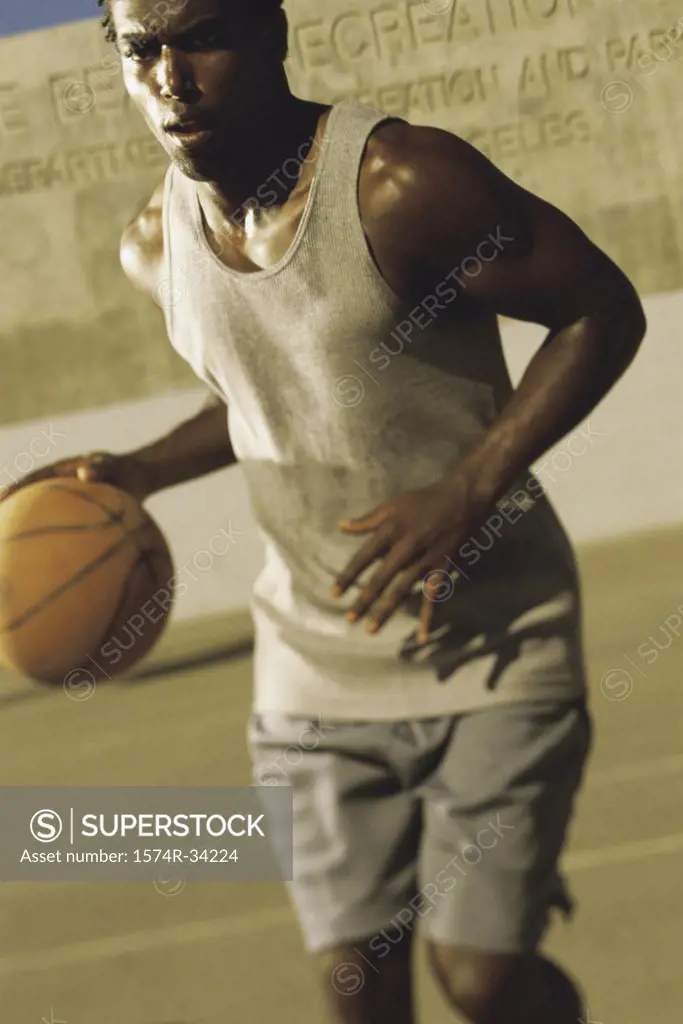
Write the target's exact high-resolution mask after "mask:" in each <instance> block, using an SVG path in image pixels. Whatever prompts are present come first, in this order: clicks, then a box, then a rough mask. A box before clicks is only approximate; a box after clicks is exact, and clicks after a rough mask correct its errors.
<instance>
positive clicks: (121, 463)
mask: <svg viewBox="0 0 683 1024" xmlns="http://www.w3.org/2000/svg"><path fill="white" fill-rule="evenodd" d="M69 478H71V479H77V480H81V481H82V482H83V483H104V484H111V485H112V486H113V487H118V488H119V489H120V490H122V491H126V492H127V493H128V494H131V495H133V497H134V498H137V499H138V501H144V500H145V499H146V498H148V497H149V496H150V494H153V493H154V491H155V487H154V484H153V482H152V478H151V472H150V467H149V464H146V463H145V462H144V461H142V460H141V459H138V458H137V457H136V456H135V455H133V454H130V455H112V454H110V453H109V452H91V453H90V454H89V455H79V456H76V457H74V458H72V459H62V460H61V461H60V462H53V463H51V464H50V465H49V466H44V467H43V468H42V469H36V470H34V471H33V472H32V473H27V474H26V476H25V477H22V479H21V480H18V481H17V483H16V484H12V485H11V486H10V487H8V488H6V489H4V490H0V501H3V500H4V499H6V498H9V497H10V496H11V495H12V494H15V493H16V492H17V491H18V490H20V489H21V488H22V487H28V485H29V484H34V483H38V481H40V480H54V479H69Z"/></svg>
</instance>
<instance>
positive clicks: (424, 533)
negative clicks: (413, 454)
mask: <svg viewBox="0 0 683 1024" xmlns="http://www.w3.org/2000/svg"><path fill="white" fill-rule="evenodd" d="M472 490H473V489H472V486H471V484H470V482H469V481H468V480H467V479H465V478H464V477H462V478H459V477H456V478H453V479H449V480H448V481H439V482H438V483H436V484H432V485H431V486H429V487H425V488H422V489H420V490H415V491H405V492H404V493H402V494H399V495H398V496H397V497H395V498H392V499H390V500H389V501H385V502H383V503H382V504H381V505H379V506H378V507H377V508H376V509H374V510H373V511H372V512H369V513H368V514H367V515H365V516H362V517H361V518H360V519H351V520H349V519H345V520H342V521H341V522H340V523H339V529H340V530H342V531H343V532H344V533H349V534H356V533H357V534H364V533H372V534H373V536H372V537H371V538H370V539H369V540H368V541H367V542H366V543H365V544H364V545H363V547H362V548H361V549H360V551H359V552H358V554H357V555H355V557H354V558H352V559H351V561H350V562H349V564H348V565H347V567H346V569H344V571H343V572H342V573H340V575H339V576H338V577H337V581H336V585H335V586H334V587H333V588H332V595H333V597H341V595H342V594H344V593H345V592H346V591H347V590H348V589H349V587H350V586H351V585H352V584H353V583H355V582H356V580H357V579H358V577H359V576H360V575H361V574H362V573H363V572H364V571H365V569H367V568H368V566H370V565H372V563H373V562H375V561H376V560H377V559H380V558H381V559H383V562H382V564H381V566H380V567H379V568H378V569H377V572H376V573H375V574H374V575H373V576H372V578H371V579H370V581H369V582H368V584H367V585H366V586H365V587H364V588H363V592H362V594H361V595H360V597H359V598H358V600H357V601H356V602H355V604H354V605H353V607H352V608H351V609H349V611H348V612H347V618H348V619H349V620H350V621H351V622H357V621H358V620H359V619H361V618H363V617H364V616H365V615H366V614H367V613H368V612H369V611H370V610H371V609H372V612H371V616H370V620H369V622H368V625H367V631H368V632H369V633H377V632H378V631H379V630H380V629H381V628H382V626H383V625H384V624H385V623H386V622H387V621H388V620H389V619H390V618H391V616H392V615H393V614H394V613H395V612H396V611H397V610H398V608H399V606H400V605H401V603H402V602H403V601H405V600H406V598H408V597H409V596H410V593H411V591H412V589H413V587H414V585H415V584H416V583H417V582H418V580H420V579H424V585H423V595H424V597H423V601H422V608H421V612H420V625H419V629H418V641H419V642H420V643H426V642H427V639H428V636H429V633H430V631H431V628H432V621H433V616H434V610H435V595H436V594H437V593H438V590H439V586H440V585H442V584H443V581H444V574H446V575H450V573H451V571H452V569H453V566H454V563H453V561H452V559H453V557H454V556H455V554H456V553H457V551H458V548H459V547H460V546H461V545H462V544H463V543H464V541H465V540H466V539H467V537H468V536H469V534H470V532H471V530H472V529H474V528H476V527H477V526H479V525H480V523H481V522H482V521H483V519H484V518H485V515H486V511H487V509H486V507H485V506H483V505H482V504H481V502H480V501H478V500H476V499H475V498H474V497H473V494H472Z"/></svg>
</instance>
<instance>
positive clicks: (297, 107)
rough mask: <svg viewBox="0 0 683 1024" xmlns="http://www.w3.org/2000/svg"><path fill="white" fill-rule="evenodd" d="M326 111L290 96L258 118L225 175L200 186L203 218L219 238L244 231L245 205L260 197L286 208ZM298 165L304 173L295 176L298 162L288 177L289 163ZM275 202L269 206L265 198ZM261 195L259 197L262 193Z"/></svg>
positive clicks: (276, 205) (289, 171)
mask: <svg viewBox="0 0 683 1024" xmlns="http://www.w3.org/2000/svg"><path fill="white" fill-rule="evenodd" d="M325 109H326V108H325V107H324V106H323V105H322V104H318V103H308V102H306V101H305V100H300V99H297V98H296V97H295V96H292V94H291V93H290V92H287V94H286V95H285V96H284V97H283V99H282V101H281V102H280V103H279V104H278V103H276V104H271V105H270V106H269V107H268V111H267V115H265V116H263V117H261V116H255V117H254V121H253V125H252V127H253V130H252V133H251V134H249V135H247V136H244V135H242V136H241V138H240V142H239V147H238V148H236V149H235V151H234V153H231V154H230V160H229V166H228V167H227V168H226V171H225V174H223V175H221V177H220V178H216V179H214V180H211V181H204V182H200V183H198V186H197V187H198V192H199V198H200V202H201V205H202V209H203V210H204V216H205V217H206V220H207V223H208V224H209V226H210V228H211V230H212V231H214V232H215V233H216V234H219V233H222V234H227V235H229V234H231V233H232V232H235V231H237V232H239V231H240V230H242V228H243V225H244V219H245V214H246V212H247V210H246V208H245V204H247V206H248V205H249V200H250V199H251V200H252V201H253V200H254V199H255V200H256V201H257V202H259V203H262V204H263V205H268V207H269V209H270V210H271V211H274V210H277V209H278V208H279V207H282V206H283V205H284V204H285V202H286V201H287V199H288V198H289V196H290V195H291V193H292V191H293V190H294V189H295V188H296V187H297V184H298V183H299V181H300V177H301V169H302V167H303V159H305V157H306V156H307V155H308V152H309V151H310V149H311V147H312V143H313V137H314V136H315V132H316V130H317V127H318V121H319V120H320V117H321V116H322V114H323V112H324V110H325ZM288 160H289V161H296V163H297V164H298V165H299V168H300V170H299V173H298V175H297V177H296V178H294V177H292V174H293V173H294V171H293V168H294V167H295V164H294V163H292V164H290V165H289V167H288V168H287V171H288V173H283V165H284V164H285V163H286V162H287V161H288ZM273 192H276V193H277V200H276V201H275V202H267V201H266V200H265V199H262V198H261V197H262V196H268V198H269V199H272V194H273ZM259 193H260V194H259Z"/></svg>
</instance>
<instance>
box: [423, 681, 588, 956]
mask: <svg viewBox="0 0 683 1024" xmlns="http://www.w3.org/2000/svg"><path fill="white" fill-rule="evenodd" d="M590 745H591V721H590V717H589V713H588V711H587V708H586V705H585V702H583V701H573V702H565V703H557V702H552V703H551V702H547V703H546V702H533V703H524V704H514V705H506V706H504V707H501V708H496V709H492V710H486V711H482V712H477V713H473V714H468V715H463V716H462V717H460V718H458V719H456V720H455V724H454V728H453V731H452V734H451V736H450V740H449V743H448V745H447V747H446V749H445V750H444V755H443V758H442V760H441V763H440V765H439V767H438V769H437V770H436V771H435V772H434V773H433V775H432V776H431V777H430V778H429V779H428V780H427V782H426V784H425V786H424V787H423V789H422V796H423V801H424V805H423V813H424V833H423V840H422V849H421V854H420V871H419V885H420V892H421V894H422V901H421V904H422V911H421V916H422V918H423V921H422V928H423V929H424V931H425V932H426V933H427V936H428V938H429V939H431V940H432V941H434V942H440V943H443V944H447V945H453V946H461V947H466V948H470V949H479V950H483V951H486V952H490V953H527V952H531V951H533V950H534V949H536V947H537V946H538V944H539V942H540V940H541V938H542V935H543V933H544V931H545V928H546V926H547V924H548V916H549V910H550V908H551V907H552V906H562V907H563V909H565V910H566V911H567V912H569V911H570V909H571V903H570V901H569V900H568V898H567V896H566V891H565V890H564V886H563V883H562V879H561V876H560V874H559V870H558V860H559V857H560V854H561V852H562V848H563V845H564V842H565V838H566V834H567V829H568V826H569V823H570V820H571V815H572V810H573V804H574V798H575V796H576V793H577V790H578V788H579V786H580V782H581V778H582V774H583V769H584V766H585V762H586V759H587V757H588V754H589V751H590Z"/></svg>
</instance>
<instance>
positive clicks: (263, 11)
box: [97, 0, 284, 43]
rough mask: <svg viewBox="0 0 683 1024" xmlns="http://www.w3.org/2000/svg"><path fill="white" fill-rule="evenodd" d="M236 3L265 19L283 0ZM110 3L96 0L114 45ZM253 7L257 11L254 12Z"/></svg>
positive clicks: (275, 10) (105, 0)
mask: <svg viewBox="0 0 683 1024" xmlns="http://www.w3.org/2000/svg"><path fill="white" fill-rule="evenodd" d="M238 2H240V3H242V5H243V7H244V8H245V13H246V9H247V7H248V10H249V15H251V16H252V17H253V16H254V15H258V16H261V17H264V16H266V17H267V16H268V15H272V14H276V13H277V12H278V11H279V10H280V8H281V7H282V4H283V2H284V0H238ZM110 3H111V0H97V6H98V7H101V8H102V11H103V13H102V17H101V19H100V23H101V25H102V28H103V29H104V33H105V37H106V39H107V42H108V43H115V42H116V32H115V30H114V22H113V20H112V16H111V10H110ZM254 7H256V8H257V9H256V10H254Z"/></svg>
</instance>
